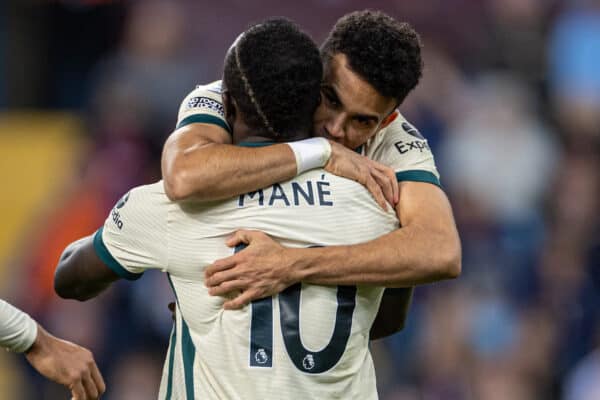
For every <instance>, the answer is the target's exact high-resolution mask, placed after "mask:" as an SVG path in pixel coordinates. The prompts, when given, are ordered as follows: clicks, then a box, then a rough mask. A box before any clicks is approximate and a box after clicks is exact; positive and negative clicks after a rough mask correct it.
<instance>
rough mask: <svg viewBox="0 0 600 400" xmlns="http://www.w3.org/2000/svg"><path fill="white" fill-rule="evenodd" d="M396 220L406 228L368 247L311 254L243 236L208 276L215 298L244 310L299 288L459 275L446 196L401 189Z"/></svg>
mask: <svg viewBox="0 0 600 400" xmlns="http://www.w3.org/2000/svg"><path fill="white" fill-rule="evenodd" d="M396 213H397V215H398V218H399V219H400V222H401V228H400V229H397V230H395V231H393V232H391V233H389V234H387V235H384V236H382V237H380V238H377V239H375V240H372V241H370V242H367V243H363V244H357V245H352V246H331V247H320V248H310V249H296V248H284V247H283V246H281V245H279V244H278V243H276V242H274V241H273V240H272V239H271V238H269V237H268V236H267V235H265V234H264V233H262V232H256V231H245V230H241V231H238V232H236V233H235V234H234V235H233V237H232V238H230V239H229V240H228V242H227V244H228V245H229V246H236V245H237V244H240V243H246V244H248V247H247V248H246V249H245V250H242V251H240V252H238V253H236V254H234V255H232V256H230V257H227V258H224V259H222V260H218V261H216V262H215V263H213V264H212V265H211V266H210V267H208V268H207V269H206V272H205V273H206V281H205V282H206V285H207V286H208V287H209V292H210V293H211V294H212V295H222V294H225V293H228V292H230V291H232V290H241V291H242V294H240V295H239V296H238V297H236V298H234V299H232V300H229V301H228V302H226V303H225V307H226V308H239V307H242V306H243V305H244V304H247V303H248V302H249V301H252V300H254V299H257V298H262V297H265V296H271V295H273V294H275V293H279V292H280V291H281V290H283V289H285V288H286V287H288V286H289V285H292V284H294V283H296V282H301V281H302V282H307V283H314V284H321V285H356V284H370V285H377V286H386V287H410V286H414V285H417V284H422V283H428V282H433V281H437V280H441V279H450V278H455V277H457V276H458V275H459V274H460V269H461V250H460V240H459V238H458V232H457V231H456V226H455V224H454V218H453V216H452V210H451V207H450V204H449V202H448V199H447V198H446V195H445V194H444V192H442V190H441V189H439V188H438V187H437V186H434V185H431V184H429V183H421V182H402V183H401V185H400V201H399V202H398V205H397V206H396Z"/></svg>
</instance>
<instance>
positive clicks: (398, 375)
mask: <svg viewBox="0 0 600 400" xmlns="http://www.w3.org/2000/svg"><path fill="white" fill-rule="evenodd" d="M364 8H373V9H381V10H383V11H386V12H387V13H389V14H390V15H392V16H394V17H395V18H397V19H398V20H402V21H408V22H410V23H411V24H412V25H413V26H414V27H415V28H416V29H417V31H418V32H419V33H420V34H421V36H422V39H423V42H424V53H425V63H426V67H425V74H424V78H423V80H422V82H421V83H420V85H419V86H418V88H417V90H416V91H415V92H413V93H412V94H411V95H410V96H409V98H408V100H407V101H406V102H405V103H404V104H403V105H402V107H401V110H402V112H403V113H404V115H405V116H406V118H407V119H408V120H409V121H411V122H412V123H413V124H414V125H415V126H417V127H418V129H419V130H420V131H421V132H422V133H423V134H424V135H425V136H426V137H427V138H428V140H429V143H430V145H431V148H432V149H433V152H434V154H435V156H436V162H437V164H438V168H439V171H440V174H441V177H442V184H443V186H444V188H445V190H446V192H447V193H448V195H449V197H450V199H451V202H452V205H453V209H454V212H455V216H456V220H457V223H458V227H459V231H460V234H461V238H462V244H463V274H462V276H461V277H460V278H459V279H458V280H455V281H451V282H442V283H438V284H432V285H427V286H422V287H419V288H418V289H417V290H416V291H415V298H414V302H413V304H412V308H411V310H410V315H409V318H408V323H407V325H406V328H405V329H404V331H403V332H401V333H400V334H397V335H395V336H393V337H391V338H388V339H385V340H382V341H377V342H374V344H373V346H372V351H373V354H374V358H375V360H376V369H377V377H378V387H379V392H380V398H381V399H382V400H409V399H410V400H412V399H414V400H437V399H444V400H475V399H483V400H495V399H502V400H506V399H510V400H534V399H564V400H594V399H600V223H599V218H598V214H599V211H600V158H599V156H600V1H599V0H419V1H409V0H404V1H402V0H385V1H384V0H373V1H365V0H360V1H359V0H304V1H302V2H287V3H286V2H281V1H278V0H262V1H243V0H220V1H217V2H208V1H197V0H170V1H168V0H165V1H158V0H144V1H101V0H95V1H94V0H79V1H76V0H71V1H67V0H65V1H46V2H44V1H23V0H8V1H3V2H1V3H0V178H1V179H2V186H3V188H2V196H1V197H0V221H1V222H0V296H1V297H2V298H4V299H6V300H8V301H11V302H12V303H13V304H15V305H17V306H19V307H21V308H22V309H24V310H25V311H27V312H29V313H30V314H31V315H32V316H34V317H35V318H37V319H38V320H39V321H40V322H41V323H42V324H43V325H45V326H46V327H47V328H48V330H49V331H51V332H52V333H54V334H56V335H58V336H60V337H63V338H67V339H69V340H72V341H75V342H77V343H79V344H81V345H84V346H86V347H89V348H90V349H92V351H93V352H94V354H95V356H96V359H97V361H98V363H99V366H100V368H101V370H102V372H103V374H104V376H105V379H106V382H107V386H108V393H107V396H105V397H104V398H106V399H109V400H138V399H139V400H147V399H152V398H155V396H156V393H157V388H158V385H159V381H160V373H161V369H162V363H163V359H164V355H165V353H166V346H167V340H168V334H169V332H170V329H171V315H170V312H169V311H168V309H167V304H168V303H169V301H171V299H172V298H173V295H172V294H171V291H170V288H169V286H168V284H167V282H166V279H165V277H164V276H163V275H162V274H161V273H159V272H157V273H147V274H145V275H144V277H143V278H142V279H141V280H139V281H137V282H135V283H129V282H120V283H118V284H117V285H115V287H113V288H112V289H111V290H109V291H108V292H107V293H105V294H103V295H101V296H100V297H99V298H98V299H96V300H92V301H89V302H86V303H78V302H75V301H66V300H62V299H59V298H58V297H57V296H56V295H55V294H54V292H53V289H52V279H53V272H54V266H55V265H56V261H57V259H58V256H59V255H60V253H61V251H62V249H63V248H64V246H65V245H66V244H68V243H69V242H71V241H72V240H74V239H77V238H79V237H81V236H83V235H88V234H90V233H92V232H93V231H95V230H96V229H97V228H98V227H99V226H100V225H101V224H102V222H103V220H104V218H105V217H106V216H107V215H108V211H109V210H110V208H111V207H112V205H113V204H114V203H115V202H116V200H117V199H118V198H119V197H120V196H121V195H122V194H123V193H124V192H125V191H126V190H127V189H129V188H130V187H132V186H135V185H139V184H143V183H149V182H153V181H155V180H156V179H158V178H159V176H160V166H159V159H160V150H161V146H162V143H163V142H164V140H165V138H166V137H167V136H168V135H169V133H170V132H171V131H172V130H173V128H174V125H175V121H176V117H177V110H178V107H179V104H180V101H181V100H182V99H183V97H184V96H185V95H186V94H187V93H188V92H189V91H190V90H191V89H192V88H193V87H194V85H196V84H200V83H206V82H209V81H212V80H215V79H218V78H219V77H220V71H221V67H222V60H223V57H224V54H225V51H226V49H227V48H228V47H229V45H230V43H231V42H232V41H233V40H234V39H235V37H236V36H237V34H238V33H239V32H240V31H242V30H244V29H245V28H246V27H247V25H248V24H249V23H251V22H256V21H259V20H261V19H263V18H265V17H267V16H274V15H283V16H287V17H289V18H291V19H293V20H295V21H296V22H298V23H299V24H300V25H301V26H303V27H304V28H305V29H306V30H307V31H308V32H309V33H310V34H312V35H313V37H314V38H315V40H316V41H317V42H321V41H322V40H323V38H324V37H325V35H326V33H327V31H328V30H329V29H330V28H331V26H332V25H333V24H334V22H335V21H336V20H337V19H338V18H339V17H340V16H342V15H343V14H345V13H347V12H349V11H353V10H360V9H364ZM66 398H67V392H66V391H65V390H64V389H63V388H61V387H59V386H57V385H55V384H52V383H49V382H47V381H45V380H43V379H42V378H40V377H39V376H38V375H37V374H36V373H35V372H34V371H33V370H32V369H31V368H30V367H29V366H28V365H27V364H26V362H25V361H24V360H23V358H22V357H19V356H16V355H13V354H9V353H6V354H5V353H4V352H2V354H0V399H1V400H9V399H10V400H14V399H36V400H39V399H66Z"/></svg>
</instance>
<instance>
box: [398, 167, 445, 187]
mask: <svg viewBox="0 0 600 400" xmlns="http://www.w3.org/2000/svg"><path fill="white" fill-rule="evenodd" d="M396 179H397V180H398V182H402V181H412V182H427V183H431V184H433V185H436V186H439V187H440V188H441V187H442V184H441V183H440V180H439V179H438V177H437V176H435V175H434V174H433V173H431V172H429V171H422V170H413V171H402V172H396Z"/></svg>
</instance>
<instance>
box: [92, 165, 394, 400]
mask: <svg viewBox="0 0 600 400" xmlns="http://www.w3.org/2000/svg"><path fill="white" fill-rule="evenodd" d="M239 228H247V229H257V230H261V231H263V232H265V233H267V234H268V235H270V236H271V237H273V238H274V239H275V240H277V241H278V242H280V243H281V244H283V245H285V246H290V247H311V246H333V245H342V244H355V243H362V242H366V241H368V240H372V239H375V238H377V237H379V236H381V235H383V234H385V233H388V232H391V231H392V230H394V229H397V228H398V220H397V219H396V216H395V213H394V212H393V210H391V209H390V210H389V211H387V212H386V211H383V210H382V209H381V208H380V207H379V206H378V205H377V204H376V203H375V202H374V200H373V199H372V197H371V194H370V193H369V192H368V191H367V190H366V189H365V188H363V187H362V186H361V185H359V184H357V183H355V182H353V181H350V180H347V179H343V178H340V177H337V176H333V175H330V174H328V173H326V172H324V171H323V170H320V169H316V170H312V171H309V172H306V173H304V174H302V175H299V176H298V177H296V178H294V179H292V180H290V181H287V182H283V183H279V184H274V185H272V186H270V187H268V188H264V189H262V190H258V191H256V192H252V193H248V194H244V195H240V196H238V197H235V198H232V199H229V200H224V201H218V202H211V203H205V204H199V203H173V202H170V201H169V200H168V198H167V196H166V195H165V192H164V190H163V184H162V182H158V183H156V184H153V185H149V186H141V187H138V188H135V189H133V190H131V191H130V192H129V193H128V194H126V195H125V196H124V197H123V198H122V199H121V200H120V201H119V202H118V203H117V205H116V206H115V208H114V209H113V210H112V212H111V214H110V216H109V217H108V218H107V220H106V222H105V224H104V226H103V228H102V229H100V230H99V231H98V232H97V233H96V235H95V237H94V246H95V248H96V252H97V253H98V255H99V256H100V258H101V259H102V260H103V261H104V262H105V263H106V264H107V265H108V266H109V267H110V268H112V269H113V270H114V271H115V272H117V273H118V274H119V275H120V276H121V277H124V278H128V279H136V278H137V277H139V276H140V274H142V273H143V272H144V271H145V270H147V269H160V270H162V271H164V272H166V273H167V275H168V279H169V281H170V282H171V285H172V287H173V291H174V293H175V295H176V298H177V306H178V308H177V313H176V314H177V318H176V323H175V326H174V329H173V332H172V336H171V341H170V346H169V350H168V353H167V357H166V361H165V366H164V371H163V378H162V382H161V387H160V394H159V399H186V400H190V399H246V400H247V399H260V400H263V399H319V400H321V399H357V400H367V399H376V398H377V390H376V382H375V371H374V367H373V362H372V359H371V355H370V352H369V330H370V328H371V325H372V323H373V320H374V318H375V315H376V314H377V311H378V308H379V304H380V301H381V295H382V293H383V288H380V287H374V286H339V287H338V286H317V285H306V284H296V285H293V286H291V287H289V288H288V289H286V290H285V291H283V292H282V293H281V294H279V295H277V296H274V297H272V298H266V299H262V300H258V301H255V302H253V303H251V304H250V305H248V306H246V307H244V308H243V309H241V310H235V311H224V310H223V303H224V301H225V300H226V299H225V298H223V297H215V296H210V295H209V294H208V290H207V288H206V287H205V285H204V270H205V268H206V267H207V266H208V265H209V264H211V263H212V262H213V261H215V260H216V259H219V258H223V257H227V256H229V255H231V254H233V252H234V249H231V248H228V247H227V246H226V245H225V239H226V238H227V237H228V236H229V235H230V234H231V233H233V232H234V231H235V230H237V229H239Z"/></svg>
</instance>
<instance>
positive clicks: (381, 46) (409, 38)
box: [321, 10, 423, 104]
mask: <svg viewBox="0 0 600 400" xmlns="http://www.w3.org/2000/svg"><path fill="white" fill-rule="evenodd" d="M421 47H422V46H421V41H420V38H419V35H418V34H417V32H415V30H414V29H413V28H412V27H411V26H410V25H409V24H408V23H406V22H398V21H396V20H395V19H394V18H392V17H390V16H389V15H387V14H384V13H382V12H380V11H372V10H364V11H356V12H353V13H350V14H347V15H345V16H343V17H342V18H340V19H339V20H338V21H337V22H336V24H335V25H334V27H333V29H332V30H331V32H329V35H328V36H327V38H326V39H325V42H324V43H323V45H322V46H321V57H322V59H323V63H324V64H325V65H327V64H328V63H329V61H330V60H331V58H332V57H333V56H335V55H336V54H339V53H343V54H345V55H346V57H347V58H348V63H349V66H350V68H351V69H352V70H353V71H354V72H355V73H357V74H358V75H359V76H361V77H362V78H363V79H364V80H365V81H367V82H368V83H369V84H370V85H371V86H373V87H374V88H375V90H377V92H378V93H379V94H381V95H382V96H384V97H390V98H394V99H396V100H397V102H398V104H400V103H402V102H403V101H404V99H405V98H406V96H407V95H408V93H410V91H411V90H413V89H414V88H415V86H417V83H419V79H421V76H422V74H423V61H422V59H421Z"/></svg>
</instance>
